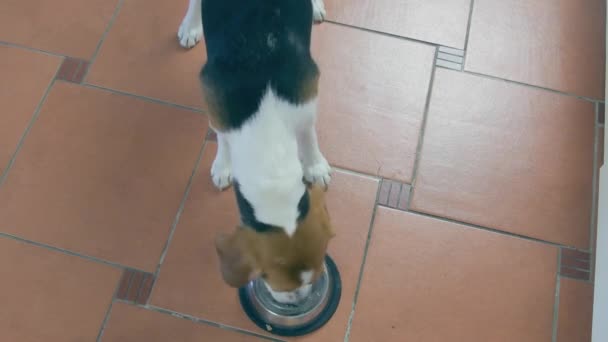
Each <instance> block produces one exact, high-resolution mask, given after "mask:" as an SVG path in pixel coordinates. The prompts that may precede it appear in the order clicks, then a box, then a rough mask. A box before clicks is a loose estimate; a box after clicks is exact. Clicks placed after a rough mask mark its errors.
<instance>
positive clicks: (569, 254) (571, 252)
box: [561, 247, 591, 261]
mask: <svg viewBox="0 0 608 342" xmlns="http://www.w3.org/2000/svg"><path fill="white" fill-rule="evenodd" d="M561 253H562V258H564V259H577V260H583V261H589V260H590V259H591V254H590V253H589V252H584V251H579V250H576V249H571V248H565V247H562V250H561Z"/></svg>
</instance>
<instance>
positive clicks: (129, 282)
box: [116, 269, 154, 305]
mask: <svg viewBox="0 0 608 342" xmlns="http://www.w3.org/2000/svg"><path fill="white" fill-rule="evenodd" d="M153 284H154V274H152V273H145V272H139V271H134V270H129V269H126V270H124V272H123V274H122V278H121V279H120V285H119V287H118V292H117V293H116V298H117V299H121V300H124V301H128V302H133V303H137V304H142V305H145V304H146V303H147V302H148V298H149V297H150V292H151V290H152V285H153Z"/></svg>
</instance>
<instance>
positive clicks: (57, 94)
mask: <svg viewBox="0 0 608 342" xmlns="http://www.w3.org/2000/svg"><path fill="white" fill-rule="evenodd" d="M206 131H207V120H206V119H205V118H204V117H202V116H201V115H199V114H198V113H194V112H191V111H187V110H182V109H178V108H173V107H169V106H163V105H159V104H157V103H151V102H148V101H143V100H140V99H135V98H133V97H129V96H122V95H116V94H113V93H109V92H106V91H101V90H98V89H91V88H88V87H83V86H80V85H76V84H73V83H67V82H58V83H56V84H55V85H54V87H53V89H52V90H51V92H50V94H49V95H48V98H47V99H46V102H45V104H44V106H43V108H42V109H41V112H40V116H39V117H38V119H37V121H36V123H35V124H34V125H33V127H32V129H31V131H30V132H29V134H28V137H27V139H26V140H25V143H24V144H23V146H22V148H21V150H20V152H19V155H18V157H17V159H16V161H15V164H14V165H13V167H12V169H11V172H10V173H9V174H8V177H7V178H6V181H5V183H4V184H3V185H2V191H0V222H2V228H1V229H3V231H5V232H7V233H10V234H14V235H17V236H20V237H23V238H26V239H30V240H34V241H38V242H41V243H45V244H48V245H52V246H57V247H61V248H65V249H68V250H71V251H75V252H78V253H81V254H85V255H90V256H94V257H98V258H101V259H105V260H109V261H112V262H116V263H119V264H122V265H126V266H130V267H133V268H137V269H140V270H144V271H154V270H156V266H157V264H158V261H159V258H160V255H161V252H162V250H163V248H164V246H165V243H166V240H167V237H168V235H169V230H170V228H171V225H172V223H173V220H174V218H175V215H176V212H177V210H178V208H179V205H180V203H181V201H182V199H183V196H184V192H185V189H186V185H187V183H188V180H189V179H190V176H191V174H192V169H193V167H194V165H195V164H196V160H197V158H198V155H199V152H200V149H201V146H202V143H203V139H204V137H205V133H206Z"/></svg>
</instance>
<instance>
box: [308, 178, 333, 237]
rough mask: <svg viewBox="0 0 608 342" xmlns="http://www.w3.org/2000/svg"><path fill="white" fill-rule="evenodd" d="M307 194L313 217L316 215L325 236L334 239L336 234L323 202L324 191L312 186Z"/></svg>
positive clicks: (319, 187) (317, 186) (321, 188)
mask: <svg viewBox="0 0 608 342" xmlns="http://www.w3.org/2000/svg"><path fill="white" fill-rule="evenodd" d="M309 194H310V200H311V206H312V210H311V211H312V213H313V215H317V217H318V221H320V222H321V226H322V227H323V228H324V230H325V232H326V234H328V235H329V238H330V239H331V238H333V237H335V236H336V233H335V232H334V229H333V227H332V224H331V219H330V217H329V211H328V210H327V204H326V202H325V194H326V189H325V188H323V187H321V186H319V185H313V186H311V187H310V188H309Z"/></svg>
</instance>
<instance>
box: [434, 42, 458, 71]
mask: <svg viewBox="0 0 608 342" xmlns="http://www.w3.org/2000/svg"><path fill="white" fill-rule="evenodd" d="M463 62H464V51H463V50H459V49H453V48H449V47H445V46H440V47H439V51H438V52H437V59H436V61H435V65H437V66H440V67H443V68H448V69H452V70H458V71H460V70H462V63H463Z"/></svg>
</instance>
